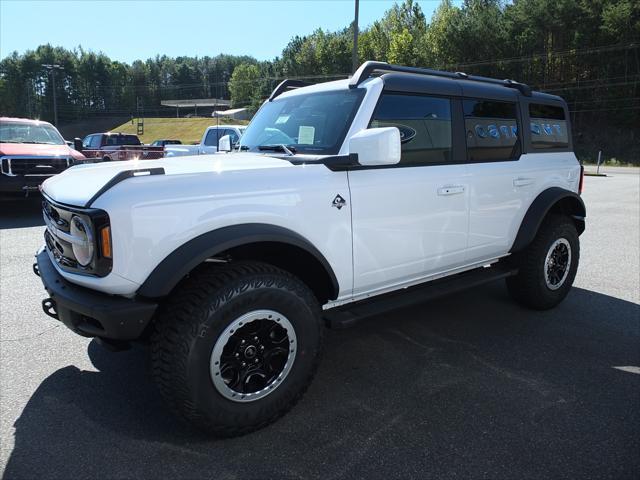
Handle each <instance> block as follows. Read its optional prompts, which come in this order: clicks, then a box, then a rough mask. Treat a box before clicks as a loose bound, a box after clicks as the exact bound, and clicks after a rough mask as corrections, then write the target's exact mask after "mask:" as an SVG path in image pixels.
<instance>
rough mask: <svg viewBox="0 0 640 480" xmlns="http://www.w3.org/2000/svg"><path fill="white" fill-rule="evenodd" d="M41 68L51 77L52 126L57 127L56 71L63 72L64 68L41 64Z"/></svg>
mask: <svg viewBox="0 0 640 480" xmlns="http://www.w3.org/2000/svg"><path fill="white" fill-rule="evenodd" d="M42 67H43V68H45V69H46V70H47V74H48V75H50V76H51V84H52V88H53V124H54V125H55V126H58V98H57V95H56V70H64V67H62V66H60V65H57V64H52V63H43V64H42Z"/></svg>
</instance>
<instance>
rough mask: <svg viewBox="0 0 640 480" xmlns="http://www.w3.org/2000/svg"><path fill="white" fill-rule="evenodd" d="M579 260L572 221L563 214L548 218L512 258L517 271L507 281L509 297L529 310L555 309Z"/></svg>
mask: <svg viewBox="0 0 640 480" xmlns="http://www.w3.org/2000/svg"><path fill="white" fill-rule="evenodd" d="M579 259H580V242H579V239H578V232H577V231H576V227H575V225H574V223H573V221H572V220H571V219H570V218H569V217H567V216H565V215H552V216H550V217H548V218H547V219H546V220H545V222H544V223H543V224H542V226H541V227H540V230H539V231H538V234H537V235H536V238H535V239H534V240H533V242H532V243H531V245H529V247H527V249H526V250H525V251H523V252H521V253H519V254H518V255H517V256H516V257H515V258H514V259H512V261H513V263H514V264H515V265H516V266H517V267H518V269H519V271H518V274H517V275H516V276H513V277H509V278H507V288H508V290H509V293H510V295H511V296H512V297H513V298H514V299H515V300H516V301H518V302H519V303H521V304H522V305H524V306H526V307H529V308H533V309H537V310H546V309H549V308H553V307H555V306H556V305H557V304H559V303H560V302H561V301H562V300H563V299H564V298H565V297H566V296H567V294H568V293H569V290H570V289H571V286H572V285H573V281H574V279H575V276H576V272H577V270H578V261H579Z"/></svg>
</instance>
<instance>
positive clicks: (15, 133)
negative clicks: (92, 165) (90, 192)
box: [0, 117, 87, 196]
mask: <svg viewBox="0 0 640 480" xmlns="http://www.w3.org/2000/svg"><path fill="white" fill-rule="evenodd" d="M86 161H87V160H86V159H85V157H84V155H82V154H81V153H79V152H77V151H76V150H74V149H72V148H70V147H69V146H68V145H67V144H66V143H65V141H64V139H63V138H62V135H60V133H59V132H58V130H56V127H54V126H53V125H51V124H50V123H48V122H42V121H39V120H30V119H27V118H9V117H0V195H2V196H5V195H13V194H22V195H28V194H29V192H31V191H37V190H38V186H39V185H40V184H41V183H42V182H44V181H45V180H46V179H47V178H49V177H51V176H53V175H55V174H57V173H60V172H62V171H64V170H66V169H67V168H69V167H71V166H73V165H77V164H81V163H85V162H86Z"/></svg>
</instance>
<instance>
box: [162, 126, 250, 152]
mask: <svg viewBox="0 0 640 480" xmlns="http://www.w3.org/2000/svg"><path fill="white" fill-rule="evenodd" d="M246 128H247V127H246V126H245V125H220V126H212V127H208V128H207V129H206V130H205V131H204V134H203V135H202V139H201V140H200V143H199V144H198V145H166V146H165V147H164V156H165V157H180V156H184V155H206V154H210V153H216V152H217V151H218V144H219V142H220V139H221V138H222V137H224V136H227V135H228V136H229V139H230V141H231V144H232V145H234V144H236V143H238V140H240V137H241V136H242V134H243V133H244V131H245V130H246Z"/></svg>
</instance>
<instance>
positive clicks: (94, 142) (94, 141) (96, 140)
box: [89, 135, 102, 148]
mask: <svg viewBox="0 0 640 480" xmlns="http://www.w3.org/2000/svg"><path fill="white" fill-rule="evenodd" d="M101 140H102V135H93V136H92V137H91V143H90V144H89V148H100V141H101Z"/></svg>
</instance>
